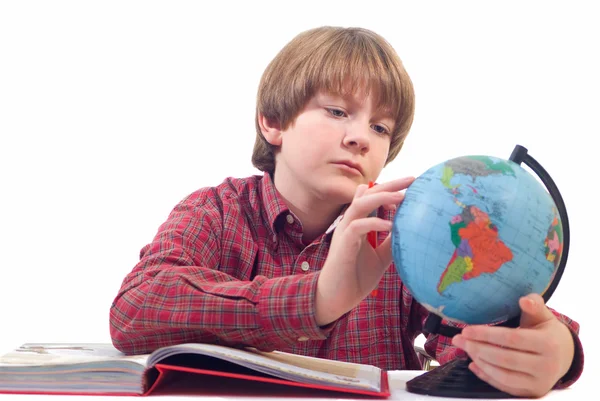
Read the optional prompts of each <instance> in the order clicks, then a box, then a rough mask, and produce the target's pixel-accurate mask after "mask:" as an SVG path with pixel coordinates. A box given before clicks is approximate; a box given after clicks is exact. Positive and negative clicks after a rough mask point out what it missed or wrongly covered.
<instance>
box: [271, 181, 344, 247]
mask: <svg viewBox="0 0 600 401" xmlns="http://www.w3.org/2000/svg"><path fill="white" fill-rule="evenodd" d="M261 200H262V204H263V206H264V209H265V211H266V217H267V222H268V224H269V226H270V227H271V228H272V229H273V233H277V231H278V230H277V225H276V222H277V219H278V218H279V216H281V215H282V214H283V213H289V212H290V209H289V208H288V207H287V205H286V204H285V202H284V201H283V199H282V198H281V195H279V192H278V191H277V188H275V183H274V182H273V178H272V177H271V174H269V173H268V172H266V173H264V175H263V179H262V180H261ZM348 206H350V205H349V204H348V205H346V206H344V207H343V208H342V210H341V212H340V215H339V216H338V217H337V218H336V219H335V220H334V221H333V223H331V225H330V226H329V228H328V229H327V230H326V231H325V235H326V236H329V235H330V234H331V233H333V230H335V228H336V227H337V225H338V224H339V222H340V221H341V220H342V217H344V213H345V212H346V209H348Z"/></svg>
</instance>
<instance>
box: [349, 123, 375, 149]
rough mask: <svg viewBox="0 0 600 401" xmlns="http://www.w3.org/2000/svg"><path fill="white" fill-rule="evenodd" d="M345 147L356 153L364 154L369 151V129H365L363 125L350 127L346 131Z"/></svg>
mask: <svg viewBox="0 0 600 401" xmlns="http://www.w3.org/2000/svg"><path fill="white" fill-rule="evenodd" d="M343 143H344V146H346V147H347V148H350V149H353V150H354V151H355V152H358V153H361V154H364V153H367V152H368V151H369V145H370V144H369V127H368V126H367V128H366V129H365V127H364V126H363V125H362V124H361V126H358V124H356V125H353V126H349V127H347V129H346V135H344V141H343Z"/></svg>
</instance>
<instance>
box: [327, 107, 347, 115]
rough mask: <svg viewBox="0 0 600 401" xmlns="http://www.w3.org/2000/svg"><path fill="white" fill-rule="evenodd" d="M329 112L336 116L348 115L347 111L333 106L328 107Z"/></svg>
mask: <svg viewBox="0 0 600 401" xmlns="http://www.w3.org/2000/svg"><path fill="white" fill-rule="evenodd" d="M327 112H329V114H331V115H332V116H334V117H345V116H346V113H345V112H344V111H343V110H340V109H332V108H330V107H328V108H327Z"/></svg>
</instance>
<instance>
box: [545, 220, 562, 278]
mask: <svg viewBox="0 0 600 401" xmlns="http://www.w3.org/2000/svg"><path fill="white" fill-rule="evenodd" d="M553 212H554V219H553V220H552V223H551V224H550V227H549V228H548V235H546V239H545V240H544V247H545V249H544V251H545V254H546V259H547V260H548V261H549V262H552V263H553V264H554V267H555V268H556V267H558V263H559V262H560V255H561V254H562V249H563V232H562V231H563V230H562V225H561V224H560V220H559V219H558V216H557V211H556V209H554V210H553Z"/></svg>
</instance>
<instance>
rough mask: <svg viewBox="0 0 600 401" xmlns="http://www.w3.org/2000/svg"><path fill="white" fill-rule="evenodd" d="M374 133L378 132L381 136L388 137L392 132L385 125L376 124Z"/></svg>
mask: <svg viewBox="0 0 600 401" xmlns="http://www.w3.org/2000/svg"><path fill="white" fill-rule="evenodd" d="M372 128H373V131H375V132H377V133H378V134H380V135H388V134H389V133H390V132H389V131H388V130H387V128H385V127H384V126H383V125H379V124H375V125H373V126H372Z"/></svg>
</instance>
